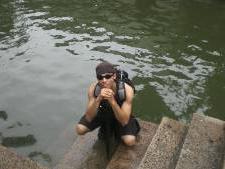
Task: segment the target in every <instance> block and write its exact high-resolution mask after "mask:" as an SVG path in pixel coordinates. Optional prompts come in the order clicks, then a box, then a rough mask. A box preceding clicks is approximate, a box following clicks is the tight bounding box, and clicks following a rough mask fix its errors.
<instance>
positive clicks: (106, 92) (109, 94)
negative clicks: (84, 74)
mask: <svg viewBox="0 0 225 169" xmlns="http://www.w3.org/2000/svg"><path fill="white" fill-rule="evenodd" d="M114 95H115V94H114V92H113V90H112V89H108V88H102V89H101V92H100V96H101V97H102V98H103V99H107V100H108V99H110V98H114Z"/></svg>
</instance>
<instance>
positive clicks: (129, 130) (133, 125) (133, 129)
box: [79, 114, 140, 136]
mask: <svg viewBox="0 0 225 169" xmlns="http://www.w3.org/2000/svg"><path fill="white" fill-rule="evenodd" d="M79 124H82V125H84V126H86V127H87V128H88V129H89V130H90V131H92V130H94V129H96V128H98V127H100V126H101V125H102V124H103V122H102V119H101V117H100V116H98V114H97V116H96V117H95V118H94V119H93V120H92V121H91V122H89V121H87V120H86V118H85V116H82V117H81V119H80V121H79ZM116 125H117V127H118V129H119V134H120V136H124V135H134V136H136V135H137V134H138V132H139V131H140V125H139V123H138V121H137V119H135V118H134V117H133V116H131V117H130V119H129V122H128V124H126V125H125V126H122V125H121V124H120V123H119V122H118V121H117V123H116Z"/></svg>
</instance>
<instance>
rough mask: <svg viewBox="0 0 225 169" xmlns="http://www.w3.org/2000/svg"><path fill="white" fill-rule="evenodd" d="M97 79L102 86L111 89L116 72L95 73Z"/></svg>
mask: <svg viewBox="0 0 225 169" xmlns="http://www.w3.org/2000/svg"><path fill="white" fill-rule="evenodd" d="M97 79H98V81H99V84H100V86H101V87H102V88H110V89H112V87H113V83H114V81H115V79H116V74H115V73H105V74H101V75H97Z"/></svg>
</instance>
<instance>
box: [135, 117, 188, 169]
mask: <svg viewBox="0 0 225 169" xmlns="http://www.w3.org/2000/svg"><path fill="white" fill-rule="evenodd" d="M186 130H187V127H186V126H185V125H184V124H182V123H180V122H178V121H175V120H172V119H169V118H166V117H164V118H163V119H162V121H161V123H160V125H159V127H158V130H157V131H156V134H155V136H154V138H153V139H152V142H151V144H150V145H149V146H148V149H147V151H146V153H145V156H144V158H143V159H142V161H141V164H140V166H139V167H138V169H173V168H175V166H176V162H177V159H178V157H179V153H180V149H181V147H182V144H183V140H184V137H185V134H186Z"/></svg>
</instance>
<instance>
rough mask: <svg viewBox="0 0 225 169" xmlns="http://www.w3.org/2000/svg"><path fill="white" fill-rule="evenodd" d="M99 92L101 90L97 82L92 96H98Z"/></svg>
mask: <svg viewBox="0 0 225 169" xmlns="http://www.w3.org/2000/svg"><path fill="white" fill-rule="evenodd" d="M100 92H101V87H100V85H99V83H97V84H96V85H95V90H94V96H95V97H98V95H99V94H100Z"/></svg>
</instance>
